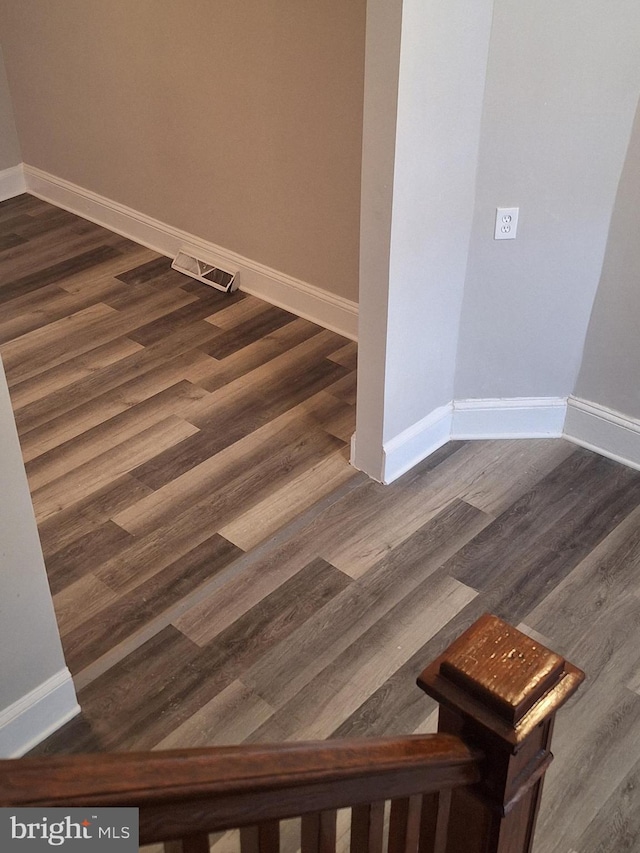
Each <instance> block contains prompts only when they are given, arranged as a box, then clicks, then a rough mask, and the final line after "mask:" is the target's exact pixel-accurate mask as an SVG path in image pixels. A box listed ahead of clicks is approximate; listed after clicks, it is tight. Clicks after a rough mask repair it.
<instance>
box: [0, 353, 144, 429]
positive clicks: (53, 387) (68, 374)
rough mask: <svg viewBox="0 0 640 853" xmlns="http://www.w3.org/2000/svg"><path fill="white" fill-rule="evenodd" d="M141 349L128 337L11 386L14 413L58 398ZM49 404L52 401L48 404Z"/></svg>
mask: <svg viewBox="0 0 640 853" xmlns="http://www.w3.org/2000/svg"><path fill="white" fill-rule="evenodd" d="M141 349H142V347H141V346H140V344H136V343H135V341H131V340H129V338H116V339H115V340H113V341H109V342H108V343H106V344H103V345H102V346H98V347H96V348H95V349H92V350H89V351H88V352H86V353H83V354H82V355H79V356H77V357H76V358H73V359H70V360H69V361H66V362H64V363H63V364H60V365H58V366H57V367H53V368H51V370H46V371H43V372H42V373H40V374H39V375H38V376H34V377H33V378H31V379H28V380H26V381H24V382H18V383H15V384H13V385H12V386H11V388H10V393H11V402H12V404H13V409H14V413H16V414H17V411H18V410H19V409H21V408H23V407H24V406H27V405H29V403H34V402H36V401H37V400H42V399H43V398H46V397H49V398H50V396H51V395H54V396H57V393H58V392H60V391H61V390H62V389H64V388H68V387H69V386H70V385H73V384H74V383H75V382H78V381H79V380H81V379H85V378H86V377H87V376H91V375H92V374H93V373H95V372H96V371H99V370H102V369H104V368H106V367H109V366H110V365H112V364H113V363H114V362H116V361H119V360H120V359H123V358H126V357H127V356H129V355H133V353H135V352H139V351H140V350H141ZM49 405H51V402H49Z"/></svg>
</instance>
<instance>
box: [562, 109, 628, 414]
mask: <svg viewBox="0 0 640 853" xmlns="http://www.w3.org/2000/svg"><path fill="white" fill-rule="evenodd" d="M639 284H640V109H639V110H638V112H637V114H636V121H635V125H634V128H633V133H632V135H631V143H630V145H629V151H628V153H627V159H626V162H625V167H624V170H623V172H622V177H621V179H620V186H619V188H618V195H617V198H616V204H615V208H614V211H613V217H612V220H611V229H610V231H609V240H608V243H607V251H606V255H605V261H604V266H603V269H602V277H601V279H600V286H599V288H598V293H597V295H596V300H595V304H594V307H593V314H592V315H591V321H590V323H589V330H588V332H587V340H586V343H585V348H584V355H583V359H582V366H581V368H580V375H579V377H578V383H577V386H576V391H575V393H576V396H578V397H582V398H584V399H586V400H590V401H592V402H595V403H599V404H600V405H602V406H607V407H609V408H611V409H614V410H617V411H619V412H622V413H623V414H626V415H630V416H632V417H634V418H640V381H639V377H640V334H639V333H638V326H639V321H640V286H639Z"/></svg>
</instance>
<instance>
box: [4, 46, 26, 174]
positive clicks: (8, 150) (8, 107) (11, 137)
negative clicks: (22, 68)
mask: <svg viewBox="0 0 640 853" xmlns="http://www.w3.org/2000/svg"><path fill="white" fill-rule="evenodd" d="M21 161H22V157H21V155H20V145H19V144H18V135H17V133H16V124H15V120H14V117H13V106H12V104H11V96H10V94H9V84H8V83H7V74H6V71H5V67H4V60H3V57H2V49H1V48H0V171H2V170H3V169H9V168H11V167H12V166H17V165H18V163H20V162H21Z"/></svg>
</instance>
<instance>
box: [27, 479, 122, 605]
mask: <svg viewBox="0 0 640 853" xmlns="http://www.w3.org/2000/svg"><path fill="white" fill-rule="evenodd" d="M116 482H117V481H116ZM101 491H102V494H104V493H105V491H106V490H101ZM101 491H98V492H97V493H96V494H97V495H98V496H100V497H101ZM129 491H130V490H129ZM92 497H93V496H92ZM108 497H111V495H108ZM80 506H81V507H82V508H83V509H85V508H86V509H85V513H86V514H81V512H77V515H76V518H79V520H80V521H81V522H82V521H84V522H85V524H79V525H76V526H75V527H71V526H70V525H66V526H65V529H66V530H67V531H70V532H69V533H68V534H67V535H68V536H73V538H72V539H70V541H67V539H66V538H65V539H62V540H60V539H53V541H52V543H51V544H50V545H49V549H50V552H49V549H47V548H46V546H47V544H48V543H47V541H46V540H45V541H44V545H45V556H46V564H47V576H48V578H49V584H50V586H51V591H52V592H53V593H54V594H57V593H59V592H60V591H61V590H64V589H66V588H67V587H68V586H70V585H71V584H73V583H75V582H76V581H78V580H81V579H82V578H83V577H85V575H87V574H89V575H91V576H92V577H93V578H94V580H97V579H96V578H95V576H94V574H93V572H94V571H95V570H96V569H97V568H98V567H99V566H100V565H102V563H104V562H105V560H108V559H109V558H110V557H112V556H113V555H114V554H117V553H119V552H120V551H122V550H123V549H124V548H125V547H126V546H127V545H129V544H131V543H132V542H133V541H134V539H133V536H132V535H131V534H130V533H127V531H126V530H123V529H122V528H121V527H118V525H117V524H114V523H113V521H111V519H109V518H108V517H107V518H106V520H103V521H102V523H100V520H101V516H100V515H96V516H95V517H93V516H92V514H91V510H92V509H93V507H91V509H89V506H90V504H89V501H88V500H86V499H85V501H81V502H80ZM107 506H108V504H107ZM106 513H108V509H107V510H106ZM106 513H105V515H106ZM75 520H76V519H74V521H75ZM87 522H88V523H87ZM54 548H55V549H56V550H53V549H54ZM99 583H101V584H102V582H101V581H99ZM102 585H103V586H106V585H105V584H102Z"/></svg>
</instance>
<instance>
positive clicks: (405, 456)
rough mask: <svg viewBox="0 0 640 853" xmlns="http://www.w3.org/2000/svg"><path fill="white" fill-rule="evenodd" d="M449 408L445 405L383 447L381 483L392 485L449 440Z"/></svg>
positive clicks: (449, 405)
mask: <svg viewBox="0 0 640 853" xmlns="http://www.w3.org/2000/svg"><path fill="white" fill-rule="evenodd" d="M452 414H453V406H452V404H451V403H447V404H446V405H445V406H440V407H439V408H437V409H434V410H433V411H432V412H430V413H429V414H428V415H427V416H426V417H424V418H422V420H420V421H418V422H417V423H415V424H413V426H410V427H409V428H408V429H405V430H403V431H402V432H401V433H399V435H396V436H394V437H393V438H392V439H391V440H390V441H385V442H384V445H383V456H384V461H383V469H382V482H383V483H385V484H387V483H392V482H393V481H394V480H397V479H398V477H400V476H402V474H404V473H406V472H407V471H409V470H410V469H411V468H413V467H414V465H417V464H418V463H419V462H422V460H423V459H426V458H427V456H430V455H431V454H432V453H435V451H436V450H437V449H438V448H439V447H442V445H443V444H446V443H447V442H448V441H449V439H450V438H451V417H452Z"/></svg>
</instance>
